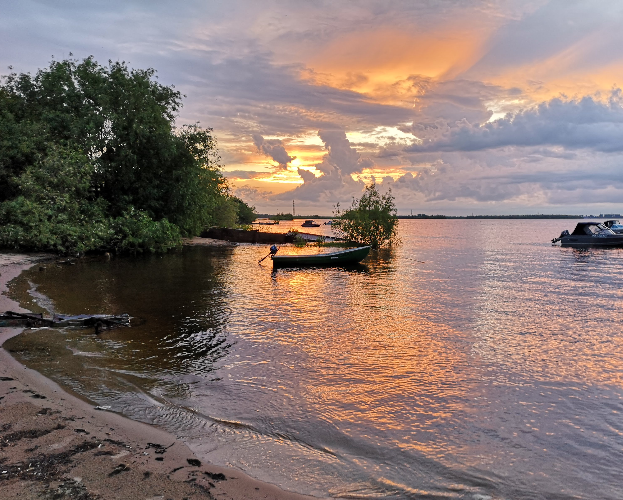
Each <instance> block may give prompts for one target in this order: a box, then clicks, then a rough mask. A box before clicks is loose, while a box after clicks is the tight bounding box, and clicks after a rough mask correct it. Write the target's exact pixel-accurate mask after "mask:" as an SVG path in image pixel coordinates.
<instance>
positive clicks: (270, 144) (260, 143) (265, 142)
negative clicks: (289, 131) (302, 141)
mask: <svg viewBox="0 0 623 500" xmlns="http://www.w3.org/2000/svg"><path fill="white" fill-rule="evenodd" d="M253 143H254V144H255V147H256V148H257V149H258V151H260V152H262V153H264V154H265V155H267V156H270V157H271V158H272V159H273V160H274V161H276V162H277V163H279V166H280V167H281V168H287V166H288V163H290V162H291V161H292V160H294V159H295V158H296V156H290V155H288V153H287V152H286V149H285V148H284V147H283V143H282V142H281V140H280V139H264V137H262V136H261V135H260V134H253Z"/></svg>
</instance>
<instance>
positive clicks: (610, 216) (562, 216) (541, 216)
mask: <svg viewBox="0 0 623 500" xmlns="http://www.w3.org/2000/svg"><path fill="white" fill-rule="evenodd" d="M273 217H275V216H274V215H273V216H271V215H269V214H258V218H265V219H271V218H273ZM397 217H398V218H399V219H617V218H623V215H620V214H602V215H565V214H553V215H547V214H539V215H427V214H418V215H398V216H397ZM305 219H335V217H331V216H329V215H304V216H303V215H301V216H298V215H297V216H295V217H294V218H293V219H287V220H285V221H286V222H287V221H288V220H305ZM282 220H283V219H282Z"/></svg>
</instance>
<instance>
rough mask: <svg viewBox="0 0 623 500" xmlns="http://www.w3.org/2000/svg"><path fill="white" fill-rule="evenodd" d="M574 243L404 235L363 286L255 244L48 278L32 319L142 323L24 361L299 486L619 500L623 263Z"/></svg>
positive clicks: (462, 226)
mask: <svg viewBox="0 0 623 500" xmlns="http://www.w3.org/2000/svg"><path fill="white" fill-rule="evenodd" d="M574 226H575V222H574V221H568V220H549V221H548V220H545V221H539V220H524V221H522V220H492V221H479V220H435V221H433V220H403V221H401V222H400V237H401V239H402V245H401V246H399V247H398V248H395V249H393V250H389V251H387V250H386V251H382V252H378V253H374V254H372V255H371V256H370V257H369V258H368V259H367V260H366V261H365V265H364V266H362V267H360V268H355V269H349V270H344V269H310V270H279V271H277V272H274V273H273V272H272V268H271V266H270V264H268V265H266V266H259V265H258V264H257V261H258V260H259V258H261V257H263V256H264V255H266V253H267V252H268V249H267V247H259V246H251V245H248V246H245V245H240V246H238V247H235V248H186V249H184V251H183V252H179V253H175V254H170V255H166V256H162V257H160V256H148V257H138V258H123V259H113V260H111V261H104V260H101V261H90V262H79V263H78V264H77V265H75V266H59V267H54V266H52V267H50V268H49V269H48V270H47V271H46V272H39V271H37V270H32V271H29V272H27V273H26V274H24V275H23V276H22V277H21V280H20V281H19V283H17V284H16V285H15V287H14V292H15V293H16V294H17V295H18V296H19V297H21V299H22V302H23V303H24V304H25V305H30V306H31V307H35V305H36V303H37V302H39V303H44V302H45V299H46V298H47V300H48V301H49V300H51V301H52V303H53V307H54V308H55V309H56V310H57V311H58V312H62V313H68V314H69V313H73V314H79V313H122V312H128V313H129V314H130V315H132V316H134V317H135V318H136V319H135V320H134V324H135V326H133V327H132V328H130V329H120V330H114V331H111V332H107V333H104V334H103V335H101V336H99V337H96V336H94V335H93V334H91V333H90V332H87V331H84V330H59V331H55V330H37V331H31V332H27V333H25V334H23V335H21V336H19V337H17V338H15V339H12V340H11V341H10V344H6V345H5V346H6V347H8V348H10V349H12V350H13V351H15V355H17V356H18V357H19V358H20V359H22V360H23V361H24V362H26V363H27V364H29V365H30V366H32V367H34V368H36V369H38V370H40V371H42V372H43V373H45V374H47V375H48V376H50V377H52V378H54V379H56V380H57V381H59V382H60V383H62V384H63V385H65V386H66V387H68V388H69V389H70V390H72V391H74V392H76V393H78V394H81V395H83V396H84V397H87V398H89V399H90V400H91V401H93V402H94V403H96V404H100V405H110V406H111V407H112V408H113V409H114V410H115V411H120V412H122V413H124V414H126V415H128V416H130V417H132V418H135V419H138V420H142V421H147V422H151V423H156V424H158V425H161V426H162V427H164V428H166V429H168V430H170V431H171V432H173V433H174V434H176V435H178V436H181V437H183V438H184V439H185V440H186V442H188V443H189V444H190V446H191V447H192V448H193V449H194V450H195V451H196V452H197V453H198V455H199V456H200V457H203V458H204V459H206V460H210V461H212V462H215V463H219V464H223V465H233V466H235V467H238V468H241V469H243V470H245V471H246V472H248V473H249V474H251V475H253V476H255V477H258V478H260V479H264V480H268V481H271V482H275V483H277V484H280V485H281V486H283V487H285V488H287V489H290V490H293V491H298V492H302V493H308V494H313V495H316V496H320V497H339V498H460V499H463V498H464V499H473V500H482V499H488V498H491V499H567V498H574V499H576V498H586V499H595V498H600V499H621V498H623V474H622V473H621V466H620V464H621V463H623V415H622V414H623V379H622V376H623V363H622V361H623V349H621V344H622V341H623V333H621V327H620V325H621V324H622V319H623V307H621V306H622V303H621V298H622V294H623V292H622V290H623V251H622V250H617V249H609V250H598V249H593V250H589V251H576V250H573V249H567V248H565V249H562V248H560V247H553V246H552V245H551V244H550V243H549V240H550V239H551V238H552V237H554V236H557V235H558V234H559V233H560V231H561V230H562V229H573V227H574ZM322 229H325V228H322ZM280 251H281V252H283V251H292V252H294V251H298V250H295V249H294V248H289V249H282V250H280ZM303 251H305V252H308V251H309V249H306V250H303ZM265 262H268V261H265ZM42 301H43V302H42ZM48 307H49V306H48Z"/></svg>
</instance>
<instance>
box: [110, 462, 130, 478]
mask: <svg viewBox="0 0 623 500" xmlns="http://www.w3.org/2000/svg"><path fill="white" fill-rule="evenodd" d="M128 470H130V468H129V467H128V466H127V465H126V464H119V465H117V467H115V468H114V469H113V470H112V472H111V473H110V474H108V477H112V476H116V475H117V474H121V473H122V472H125V471H128Z"/></svg>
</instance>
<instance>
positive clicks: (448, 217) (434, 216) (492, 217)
mask: <svg viewBox="0 0 623 500" xmlns="http://www.w3.org/2000/svg"><path fill="white" fill-rule="evenodd" d="M398 218H399V219H582V218H584V216H583V215H564V214H556V215H545V214H540V215H426V214H418V215H399V216H398Z"/></svg>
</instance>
